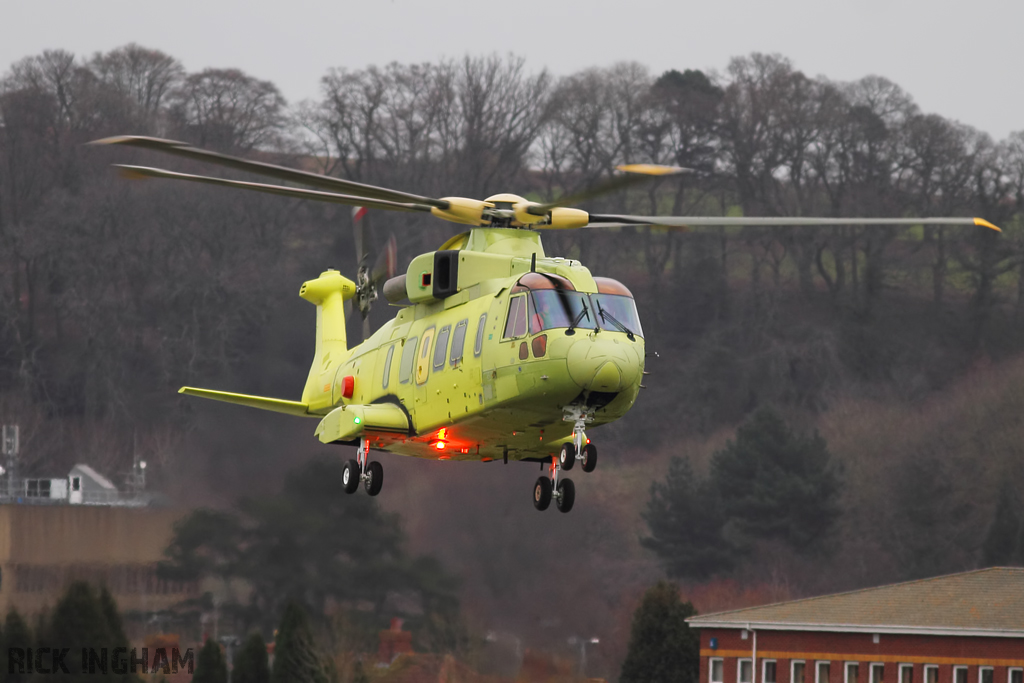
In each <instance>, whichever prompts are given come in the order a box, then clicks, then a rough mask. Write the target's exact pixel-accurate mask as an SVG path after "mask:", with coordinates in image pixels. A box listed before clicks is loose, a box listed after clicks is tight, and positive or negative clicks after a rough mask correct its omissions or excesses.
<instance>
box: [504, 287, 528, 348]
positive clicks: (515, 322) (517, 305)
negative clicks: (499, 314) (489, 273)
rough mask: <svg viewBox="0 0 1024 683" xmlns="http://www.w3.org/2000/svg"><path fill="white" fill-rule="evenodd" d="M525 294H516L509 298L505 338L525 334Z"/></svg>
mask: <svg viewBox="0 0 1024 683" xmlns="http://www.w3.org/2000/svg"><path fill="white" fill-rule="evenodd" d="M527 296H528V295H526V294H517V295H515V296H513V297H512V298H511V299H510V300H509V304H508V320H507V321H506V322H505V335H504V338H505V339H514V338H516V337H522V336H523V335H525V334H526V314H527V311H526V309H527V303H526V298H527Z"/></svg>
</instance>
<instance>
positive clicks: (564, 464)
mask: <svg viewBox="0 0 1024 683" xmlns="http://www.w3.org/2000/svg"><path fill="white" fill-rule="evenodd" d="M575 464H576V446H575V445H574V444H571V443H563V444H562V450H561V451H560V452H559V453H558V465H559V466H560V467H561V468H562V469H563V470H571V469H572V466H573V465H575Z"/></svg>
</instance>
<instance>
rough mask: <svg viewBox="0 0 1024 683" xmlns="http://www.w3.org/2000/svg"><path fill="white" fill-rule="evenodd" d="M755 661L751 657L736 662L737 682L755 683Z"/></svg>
mask: <svg viewBox="0 0 1024 683" xmlns="http://www.w3.org/2000/svg"><path fill="white" fill-rule="evenodd" d="M753 675H754V663H753V662H752V661H750V660H749V659H741V660H739V661H738V662H736V681H737V683H753V680H754V679H753Z"/></svg>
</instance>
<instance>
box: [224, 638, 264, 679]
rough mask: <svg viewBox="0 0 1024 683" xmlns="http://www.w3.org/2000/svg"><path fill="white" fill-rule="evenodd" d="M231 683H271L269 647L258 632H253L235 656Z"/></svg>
mask: <svg viewBox="0 0 1024 683" xmlns="http://www.w3.org/2000/svg"><path fill="white" fill-rule="evenodd" d="M231 683H270V666H269V664H268V662H267V645H266V643H264V642H263V636H262V635H260V633H259V632H258V631H253V632H252V633H250V634H249V637H248V638H246V639H245V642H244V643H242V647H240V648H239V649H238V652H237V653H236V654H235V668H234V669H232V671H231Z"/></svg>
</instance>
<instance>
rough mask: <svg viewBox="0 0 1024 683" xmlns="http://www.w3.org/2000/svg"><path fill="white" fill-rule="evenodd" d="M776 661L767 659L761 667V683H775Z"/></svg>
mask: <svg viewBox="0 0 1024 683" xmlns="http://www.w3.org/2000/svg"><path fill="white" fill-rule="evenodd" d="M775 680H776V677H775V660H774V659H766V660H764V663H763V664H762V665H761V683H775Z"/></svg>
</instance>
